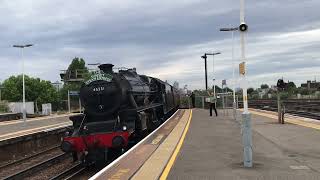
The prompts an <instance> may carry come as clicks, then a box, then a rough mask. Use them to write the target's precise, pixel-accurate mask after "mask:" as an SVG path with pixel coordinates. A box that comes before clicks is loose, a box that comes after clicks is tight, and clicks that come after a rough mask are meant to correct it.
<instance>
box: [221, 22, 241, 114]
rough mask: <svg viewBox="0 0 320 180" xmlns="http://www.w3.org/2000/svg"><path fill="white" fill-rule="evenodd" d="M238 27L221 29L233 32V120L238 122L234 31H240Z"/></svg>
mask: <svg viewBox="0 0 320 180" xmlns="http://www.w3.org/2000/svg"><path fill="white" fill-rule="evenodd" d="M238 29H239V28H238V27H234V28H220V31H222V32H231V38H232V56H231V58H232V59H231V60H232V78H233V118H234V119H235V120H237V114H236V113H237V111H236V109H237V105H236V78H235V68H234V31H238Z"/></svg>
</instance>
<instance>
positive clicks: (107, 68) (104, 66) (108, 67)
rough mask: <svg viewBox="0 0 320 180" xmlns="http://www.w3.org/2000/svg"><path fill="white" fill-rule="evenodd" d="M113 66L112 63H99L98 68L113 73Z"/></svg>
mask: <svg viewBox="0 0 320 180" xmlns="http://www.w3.org/2000/svg"><path fill="white" fill-rule="evenodd" d="M113 66H114V65H113V64H101V65H100V66H99V69H100V70H101V71H103V72H104V73H113V70H112V68H113Z"/></svg>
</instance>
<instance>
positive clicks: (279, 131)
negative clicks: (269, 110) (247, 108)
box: [168, 109, 320, 180]
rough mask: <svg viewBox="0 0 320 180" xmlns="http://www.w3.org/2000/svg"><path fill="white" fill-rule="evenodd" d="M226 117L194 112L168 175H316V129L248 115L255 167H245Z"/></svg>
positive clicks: (319, 167)
mask: <svg viewBox="0 0 320 180" xmlns="http://www.w3.org/2000/svg"><path fill="white" fill-rule="evenodd" d="M231 115H232V112H231V111H229V112H228V113H222V111H220V112H219V116H218V117H215V116H213V117H209V112H208V110H202V109H194V110H193V117H192V120H191V124H190V128H189V131H188V133H187V136H186V138H185V141H184V144H183V146H182V148H181V151H180V152H179V154H178V157H177V159H176V161H175V163H174V165H173V167H172V168H171V171H170V173H169V175H168V179H183V180H188V179H218V180H220V179H227V180H229V179H236V180H240V179H261V180H264V179H265V180H269V179H276V180H278V179H279V180H280V179H285V180H291V179H299V180H300V179H320V153H319V152H320V143H319V139H320V131H319V130H317V129H313V128H309V127H304V126H299V125H295V124H289V123H288V124H277V119H273V118H270V117H265V116H261V115H255V114H252V127H253V132H252V134H253V162H254V166H253V168H244V167H243V147H242V142H241V128H240V124H239V122H236V121H235V120H233V119H232V116H231ZM237 118H238V119H240V118H241V114H240V112H238V115H237Z"/></svg>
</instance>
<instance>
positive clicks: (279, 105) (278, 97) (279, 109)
mask: <svg viewBox="0 0 320 180" xmlns="http://www.w3.org/2000/svg"><path fill="white" fill-rule="evenodd" d="M277 104H278V122H279V124H281V104H280V93H279V89H278V91H277Z"/></svg>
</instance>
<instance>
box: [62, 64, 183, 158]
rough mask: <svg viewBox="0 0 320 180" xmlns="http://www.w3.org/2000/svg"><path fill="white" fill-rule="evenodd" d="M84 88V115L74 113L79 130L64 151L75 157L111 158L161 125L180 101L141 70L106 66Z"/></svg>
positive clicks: (165, 85) (65, 141)
mask: <svg viewBox="0 0 320 180" xmlns="http://www.w3.org/2000/svg"><path fill="white" fill-rule="evenodd" d="M99 69H100V70H99V71H97V72H95V73H93V74H91V77H90V79H88V80H87V81H86V82H85V83H84V84H83V86H82V87H81V89H80V99H81V103H82V104H83V106H84V109H85V110H84V113H83V114H82V115H79V116H74V117H71V118H70V119H71V120H72V121H73V127H74V128H73V131H72V132H70V133H69V135H67V136H66V137H64V138H63V141H62V144H61V149H62V150H63V151H65V152H72V153H73V157H74V160H82V161H83V162H106V161H108V159H109V156H110V154H119V153H121V152H123V150H125V149H126V148H127V147H128V145H129V142H131V141H132V140H134V139H139V138H141V137H143V136H145V135H146V134H147V133H148V132H150V131H153V130H154V129H155V128H157V127H158V126H159V125H160V124H161V123H162V122H164V121H165V119H166V118H167V117H168V115H170V114H171V113H172V112H174V111H175V110H176V109H177V108H178V106H179V104H180V96H179V94H178V91H177V90H176V89H175V88H173V87H172V86H171V85H170V84H168V83H166V82H163V81H161V80H159V79H157V78H153V77H149V76H145V75H139V74H137V72H136V69H135V68H133V69H126V70H119V71H118V72H117V73H116V72H114V71H113V65H112V64H102V65H100V66H99Z"/></svg>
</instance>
